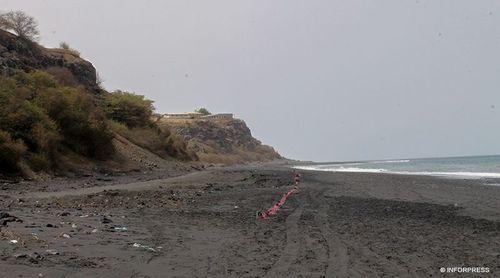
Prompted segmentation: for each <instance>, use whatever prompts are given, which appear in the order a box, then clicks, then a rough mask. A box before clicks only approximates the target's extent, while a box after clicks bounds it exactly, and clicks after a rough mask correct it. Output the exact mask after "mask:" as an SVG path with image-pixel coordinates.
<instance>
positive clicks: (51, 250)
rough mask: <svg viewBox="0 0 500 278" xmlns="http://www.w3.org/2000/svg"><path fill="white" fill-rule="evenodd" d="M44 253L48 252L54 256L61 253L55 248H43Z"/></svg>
mask: <svg viewBox="0 0 500 278" xmlns="http://www.w3.org/2000/svg"><path fill="white" fill-rule="evenodd" d="M45 253H47V254H49V255H53V256H56V255H60V254H61V253H60V252H59V251H57V250H53V249H47V250H45Z"/></svg>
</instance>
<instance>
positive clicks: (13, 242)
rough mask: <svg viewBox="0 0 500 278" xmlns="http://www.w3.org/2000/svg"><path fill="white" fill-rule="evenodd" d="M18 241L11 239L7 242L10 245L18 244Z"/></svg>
mask: <svg viewBox="0 0 500 278" xmlns="http://www.w3.org/2000/svg"><path fill="white" fill-rule="evenodd" d="M18 242H19V241H18V240H17V239H12V240H9V243H10V244H16V243H18Z"/></svg>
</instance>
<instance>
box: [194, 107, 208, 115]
mask: <svg viewBox="0 0 500 278" xmlns="http://www.w3.org/2000/svg"><path fill="white" fill-rule="evenodd" d="M195 112H198V113H201V114H202V115H204V116H208V115H212V113H210V111H208V110H207V109H206V108H203V107H202V108H200V109H197V110H195Z"/></svg>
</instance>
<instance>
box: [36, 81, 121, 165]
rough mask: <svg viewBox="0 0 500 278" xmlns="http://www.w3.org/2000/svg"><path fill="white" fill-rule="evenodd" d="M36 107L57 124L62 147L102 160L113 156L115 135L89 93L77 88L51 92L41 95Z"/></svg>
mask: <svg viewBox="0 0 500 278" xmlns="http://www.w3.org/2000/svg"><path fill="white" fill-rule="evenodd" d="M37 103H38V104H39V105H40V106H41V107H43V108H44V109H45V110H46V111H47V113H48V115H49V116H50V118H52V119H53V120H54V122H56V123H57V125H58V126H59V129H60V132H61V135H62V136H63V139H64V140H63V143H64V144H65V145H66V146H67V147H69V148H70V149H72V150H73V151H75V152H77V153H79V154H82V155H85V156H89V157H93V158H101V159H102V158H105V157H107V156H109V154H111V153H112V152H113V146H112V142H111V140H112V139H113V134H112V132H111V131H110V130H109V128H108V126H107V124H106V119H105V117H104V114H103V112H102V111H101V110H100V108H99V107H97V106H96V105H95V104H94V101H93V100H92V98H91V97H90V95H89V94H88V93H87V92H85V91H81V90H79V89H74V88H60V89H54V90H48V91H46V92H44V93H43V94H40V95H39V97H38V99H37Z"/></svg>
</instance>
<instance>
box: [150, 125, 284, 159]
mask: <svg viewBox="0 0 500 278" xmlns="http://www.w3.org/2000/svg"><path fill="white" fill-rule="evenodd" d="M159 126H160V128H163V129H168V130H170V131H171V132H173V133H174V134H176V135H177V136H179V137H181V138H182V139H183V140H184V141H185V142H186V143H187V147H188V149H189V150H190V151H192V152H194V153H195V154H196V155H197V156H198V158H199V159H200V161H202V162H207V163H215V164H225V165H229V164H237V163H248V162H265V161H271V160H275V159H281V158H282V157H281V156H280V155H279V154H278V153H277V152H276V151H275V150H274V149H273V148H272V147H270V146H267V145H264V144H262V142H260V141H259V140H257V139H256V138H254V137H253V136H252V133H251V131H250V129H249V128H248V126H247V125H246V123H245V122H244V121H243V120H240V119H186V120H176V119H162V120H160V121H159Z"/></svg>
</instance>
